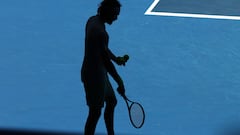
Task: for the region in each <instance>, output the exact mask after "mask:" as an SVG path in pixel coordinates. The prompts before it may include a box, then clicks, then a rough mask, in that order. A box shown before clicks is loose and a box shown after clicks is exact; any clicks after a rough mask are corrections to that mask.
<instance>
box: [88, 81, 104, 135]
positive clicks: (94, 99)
mask: <svg viewBox="0 0 240 135" xmlns="http://www.w3.org/2000/svg"><path fill="white" fill-rule="evenodd" d="M93 84H95V85H93ZM97 84H99V85H97ZM84 88H85V93H86V100H87V105H88V107H89V113H88V117H87V121H86V124H85V129H84V135H94V133H95V129H96V126H97V122H98V120H99V118H100V115H101V109H102V107H103V105H104V90H105V84H104V83H92V82H91V83H89V82H85V83H84Z"/></svg>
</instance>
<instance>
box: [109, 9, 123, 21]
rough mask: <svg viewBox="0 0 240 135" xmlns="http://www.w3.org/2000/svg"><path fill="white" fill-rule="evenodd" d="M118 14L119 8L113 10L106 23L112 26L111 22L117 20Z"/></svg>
mask: <svg viewBox="0 0 240 135" xmlns="http://www.w3.org/2000/svg"><path fill="white" fill-rule="evenodd" d="M119 14H120V7H116V8H114V9H113V11H112V12H111V13H110V14H109V16H108V19H107V23H108V24H112V23H113V21H115V20H117V19H118V15H119Z"/></svg>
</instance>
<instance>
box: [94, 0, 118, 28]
mask: <svg viewBox="0 0 240 135" xmlns="http://www.w3.org/2000/svg"><path fill="white" fill-rule="evenodd" d="M120 8H121V4H120V2H119V1H118V0H104V1H102V2H101V3H100V5H99V7H98V15H100V17H101V18H102V19H103V20H104V21H105V22H106V23H108V24H112V22H113V21H115V20H117V17H118V15H119V13H120Z"/></svg>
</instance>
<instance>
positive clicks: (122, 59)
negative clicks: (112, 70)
mask: <svg viewBox="0 0 240 135" xmlns="http://www.w3.org/2000/svg"><path fill="white" fill-rule="evenodd" d="M128 59H129V56H128V55H124V56H123V57H120V56H119V57H117V59H116V63H117V64H118V65H123V66H125V64H126V62H127V61H128Z"/></svg>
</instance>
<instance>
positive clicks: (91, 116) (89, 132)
mask: <svg viewBox="0 0 240 135" xmlns="http://www.w3.org/2000/svg"><path fill="white" fill-rule="evenodd" d="M100 116H101V108H91V107H89V113H88V118H87V121H86V124H85V129H84V135H94V133H95V129H96V126H97V122H98V120H99V118H100Z"/></svg>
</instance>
